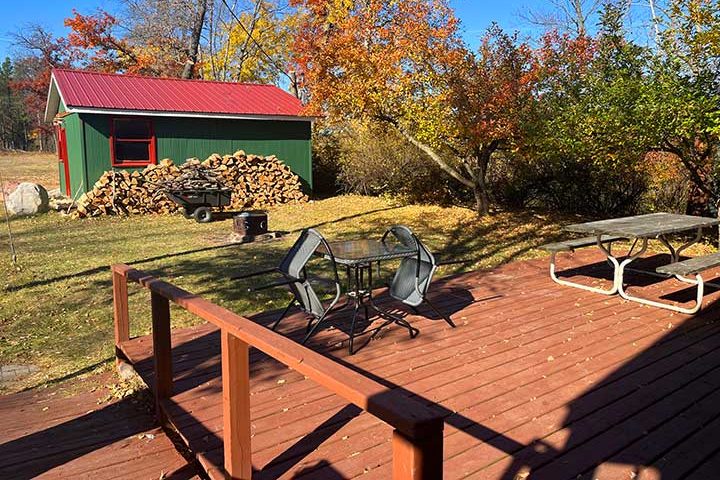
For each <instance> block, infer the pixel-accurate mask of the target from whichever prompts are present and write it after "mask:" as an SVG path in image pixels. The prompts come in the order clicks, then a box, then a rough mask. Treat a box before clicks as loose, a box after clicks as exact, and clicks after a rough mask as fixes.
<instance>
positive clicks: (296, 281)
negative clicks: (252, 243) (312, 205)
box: [232, 228, 341, 343]
mask: <svg viewBox="0 0 720 480" xmlns="http://www.w3.org/2000/svg"><path fill="white" fill-rule="evenodd" d="M320 245H323V246H324V247H325V249H327V251H328V253H329V257H330V263H331V266H332V271H333V274H334V278H333V279H332V280H330V279H324V278H319V277H314V278H312V279H310V278H308V275H307V264H308V262H309V261H310V259H311V258H312V256H313V254H314V253H315V251H316V250H317V248H318V247H319V246H320ZM271 273H276V274H280V275H281V276H282V277H283V280H282V281H279V282H274V283H269V284H267V285H262V286H259V287H254V288H251V289H250V290H252V291H258V290H265V289H267V288H273V287H279V286H283V285H287V286H288V288H289V289H290V291H291V292H292V294H293V299H292V301H291V302H290V303H289V304H288V305H287V307H285V309H284V310H283V312H282V313H281V314H280V316H279V317H278V319H277V320H275V322H274V323H273V325H272V327H271V329H272V330H275V329H276V328H277V326H278V325H279V324H280V321H281V320H282V319H283V318H284V317H285V315H287V313H288V312H289V311H290V309H291V308H292V307H293V305H296V304H297V305H298V306H299V307H300V309H301V310H302V311H303V312H305V313H306V314H307V315H309V316H310V319H309V321H308V325H307V328H306V332H307V333H306V335H305V338H304V339H303V341H302V343H305V342H307V340H308V338H310V336H311V335H312V333H313V332H314V328H313V325H318V324H319V323H320V322H322V320H324V319H325V317H327V316H328V314H330V312H331V311H332V310H333V308H335V306H336V305H337V302H338V300H339V299H340V295H341V287H340V277H339V276H338V272H337V264H336V263H335V257H334V256H333V254H332V250H331V249H330V245H328V243H327V241H326V240H325V238H324V237H323V236H322V235H321V234H320V232H318V231H317V230H315V229H312V228H309V229H306V230H303V231H302V232H301V233H300V236H299V237H298V239H297V240H296V241H295V243H294V244H293V246H292V247H291V248H290V250H288V252H287V254H286V255H285V257H284V258H283V259H282V261H281V262H280V265H278V266H277V267H275V268H270V269H267V270H262V271H259V272H253V273H248V274H245V275H238V276H234V277H232V279H233V280H239V279H246V278H251V277H257V276H261V275H267V274H271ZM311 280H312V281H317V282H321V283H331V284H334V286H335V296H334V298H333V299H332V300H331V301H330V304H329V305H328V306H327V307H326V306H325V304H324V303H323V301H322V300H321V299H320V297H319V296H318V294H317V293H316V292H315V289H313V286H312V283H311Z"/></svg>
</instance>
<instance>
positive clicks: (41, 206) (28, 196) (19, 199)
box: [5, 182, 50, 217]
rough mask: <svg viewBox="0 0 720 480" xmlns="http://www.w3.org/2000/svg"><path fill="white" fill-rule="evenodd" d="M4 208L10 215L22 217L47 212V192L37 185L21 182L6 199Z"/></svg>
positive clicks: (48, 201) (48, 199) (48, 205)
mask: <svg viewBox="0 0 720 480" xmlns="http://www.w3.org/2000/svg"><path fill="white" fill-rule="evenodd" d="M6 201H7V204H6V205H5V208H7V211H8V213H9V214H10V215H13V216H17V217H22V216H26V215H35V214H37V213H44V212H47V211H48V210H49V208H50V197H49V196H48V192H47V190H45V188H44V187H43V186H42V185H39V184H37V183H30V182H23V183H21V184H20V185H18V186H17V188H16V189H15V191H13V192H12V193H11V194H10V195H8V196H7V198H6Z"/></svg>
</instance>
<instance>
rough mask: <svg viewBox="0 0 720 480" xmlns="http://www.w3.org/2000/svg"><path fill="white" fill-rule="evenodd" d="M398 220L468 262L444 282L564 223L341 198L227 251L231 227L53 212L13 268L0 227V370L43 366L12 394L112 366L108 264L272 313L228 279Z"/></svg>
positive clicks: (18, 230)
mask: <svg viewBox="0 0 720 480" xmlns="http://www.w3.org/2000/svg"><path fill="white" fill-rule="evenodd" d="M395 223H403V224H406V225H409V226H410V227H412V228H413V229H414V230H415V231H416V232H417V233H418V235H419V236H420V237H421V238H422V239H423V240H424V241H425V242H426V243H427V244H428V245H430V247H431V248H432V249H433V250H434V251H437V252H441V253H442V254H444V255H447V256H451V257H452V258H455V259H467V260H469V261H468V262H467V263H465V264H462V265H451V266H445V267H443V268H442V269H441V271H440V272H439V275H443V274H449V273H453V272H457V271H460V270H464V269H476V268H479V267H489V266H493V265H498V264H501V263H504V262H508V261H511V260H514V259H519V258H528V257H532V256H535V255H538V254H539V253H538V252H537V251H536V250H534V249H533V247H534V246H536V245H539V244H541V243H543V242H544V241H546V240H547V239H549V238H551V237H552V236H553V234H554V233H555V232H557V224H558V223H561V220H560V219H558V218H549V217H545V216H540V215H535V214H532V213H500V214H497V215H495V216H493V217H490V218H485V219H481V218H478V217H477V216H476V215H475V213H474V212H472V211H471V210H468V209H464V208H458V207H453V208H441V207H437V206H420V205H400V204H396V203H393V201H390V200H386V199H380V198H371V197H360V196H340V197H334V198H331V199H327V200H321V201H314V202H311V203H309V204H305V205H288V206H283V207H279V208H276V209H273V210H271V211H270V227H271V229H273V230H285V231H288V232H292V233H291V234H290V235H288V236H287V237H285V238H283V239H282V240H279V241H273V242H267V243H258V244H248V245H237V244H228V237H229V233H230V232H231V231H232V221H231V220H224V221H218V222H214V223H211V224H206V225H200V224H197V223H195V222H192V221H187V220H185V219H183V218H182V217H181V216H179V215H173V216H159V215H158V216H145V217H142V216H137V217H129V218H128V217H108V218H101V219H86V220H79V219H72V218H68V217H65V216H61V215H59V214H55V213H50V214H45V215H40V216H37V217H33V218H24V219H15V220H13V221H12V222H11V224H12V229H13V233H14V234H15V243H16V249H17V252H18V262H19V266H18V267H15V266H13V265H12V264H11V263H10V260H9V255H8V254H7V252H8V248H7V247H8V244H7V236H6V233H5V228H4V227H3V228H2V231H3V236H2V237H1V238H2V240H0V249H1V250H0V254H1V255H2V256H1V257H0V278H2V285H0V288H1V289H2V292H1V293H2V294H1V295H0V364H8V363H32V364H35V365H37V366H39V367H40V369H41V373H40V374H38V375H36V376H35V377H33V378H30V379H28V380H26V381H25V382H24V383H22V384H20V385H17V386H16V387H19V386H29V385H36V384H41V383H44V382H49V381H57V380H58V379H62V378H63V377H65V376H69V375H73V374H74V373H77V372H79V371H86V370H90V369H92V368H94V366H96V365H103V364H108V363H109V359H111V357H112V355H113V324H112V292H111V282H110V274H109V270H108V266H109V265H110V264H112V263H116V262H125V263H130V264H132V265H133V266H135V267H136V268H139V269H142V270H146V271H149V272H151V273H152V274H154V275H156V276H158V277H162V278H164V279H167V280H170V281H172V282H174V283H176V284H178V285H180V286H182V287H183V288H186V289H188V290H190V291H192V292H194V293H197V294H200V295H203V296H206V297H208V298H209V299H211V300H212V301H214V302H217V303H219V304H222V305H224V306H226V307H228V308H230V309H231V310H233V311H236V312H239V313H241V314H250V313H252V312H257V311H261V310H267V309H275V308H280V307H281V306H283V304H284V303H285V302H286V301H287V300H286V299H287V298H288V293H287V292H286V291H285V290H283V289H273V290H266V291H262V292H259V293H248V291H247V287H248V286H249V284H248V283H246V282H242V281H231V280H229V279H228V278H229V277H230V276H231V275H232V274H236V273H242V272H250V271H254V270H257V269H261V268H264V267H270V266H274V265H276V264H277V262H278V260H279V259H280V258H281V256H282V255H283V253H284V251H285V250H286V249H287V248H288V247H289V246H290V245H291V244H292V242H293V241H294V240H295V238H296V234H297V232H298V231H299V230H300V229H302V228H305V227H309V226H315V227H316V228H318V229H319V230H320V231H321V232H322V233H323V234H324V235H325V236H326V237H327V238H328V239H330V240H333V239H344V238H353V237H364V236H373V237H380V236H381V235H382V233H383V231H384V229H385V228H386V227H387V226H389V225H392V224H395ZM130 302H131V307H130V308H131V324H132V333H133V334H145V333H148V332H149V302H148V294H147V292H145V291H141V290H139V289H137V288H132V289H131V300H130ZM173 315H174V316H173V322H174V323H173V325H174V326H181V325H188V324H192V323H194V322H197V321H198V320H197V319H195V318H192V317H191V316H190V315H189V314H187V313H186V312H183V311H181V310H179V309H178V310H177V311H175V310H173ZM14 388H15V387H14Z"/></svg>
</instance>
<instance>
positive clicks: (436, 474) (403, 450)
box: [392, 422, 443, 480]
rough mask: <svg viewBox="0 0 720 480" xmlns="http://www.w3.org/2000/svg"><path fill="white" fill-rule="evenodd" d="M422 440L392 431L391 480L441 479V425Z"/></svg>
mask: <svg viewBox="0 0 720 480" xmlns="http://www.w3.org/2000/svg"><path fill="white" fill-rule="evenodd" d="M435 430H436V431H435V432H434V433H430V434H429V435H427V436H424V437H423V438H420V439H418V438H410V437H407V436H405V435H404V434H402V433H400V432H399V431H398V430H394V431H393V437H392V445H393V467H392V471H393V476H392V478H393V480H436V479H442V477H443V424H442V422H440V424H439V426H438V427H437V428H436V429H435Z"/></svg>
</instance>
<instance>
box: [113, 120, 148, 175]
mask: <svg viewBox="0 0 720 480" xmlns="http://www.w3.org/2000/svg"><path fill="white" fill-rule="evenodd" d="M110 154H111V157H112V165H113V166H114V167H138V166H140V167H142V166H145V165H148V164H151V163H156V162H155V135H154V134H153V128H152V122H151V121H150V120H148V119H145V118H114V119H112V123H111V132H110Z"/></svg>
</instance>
